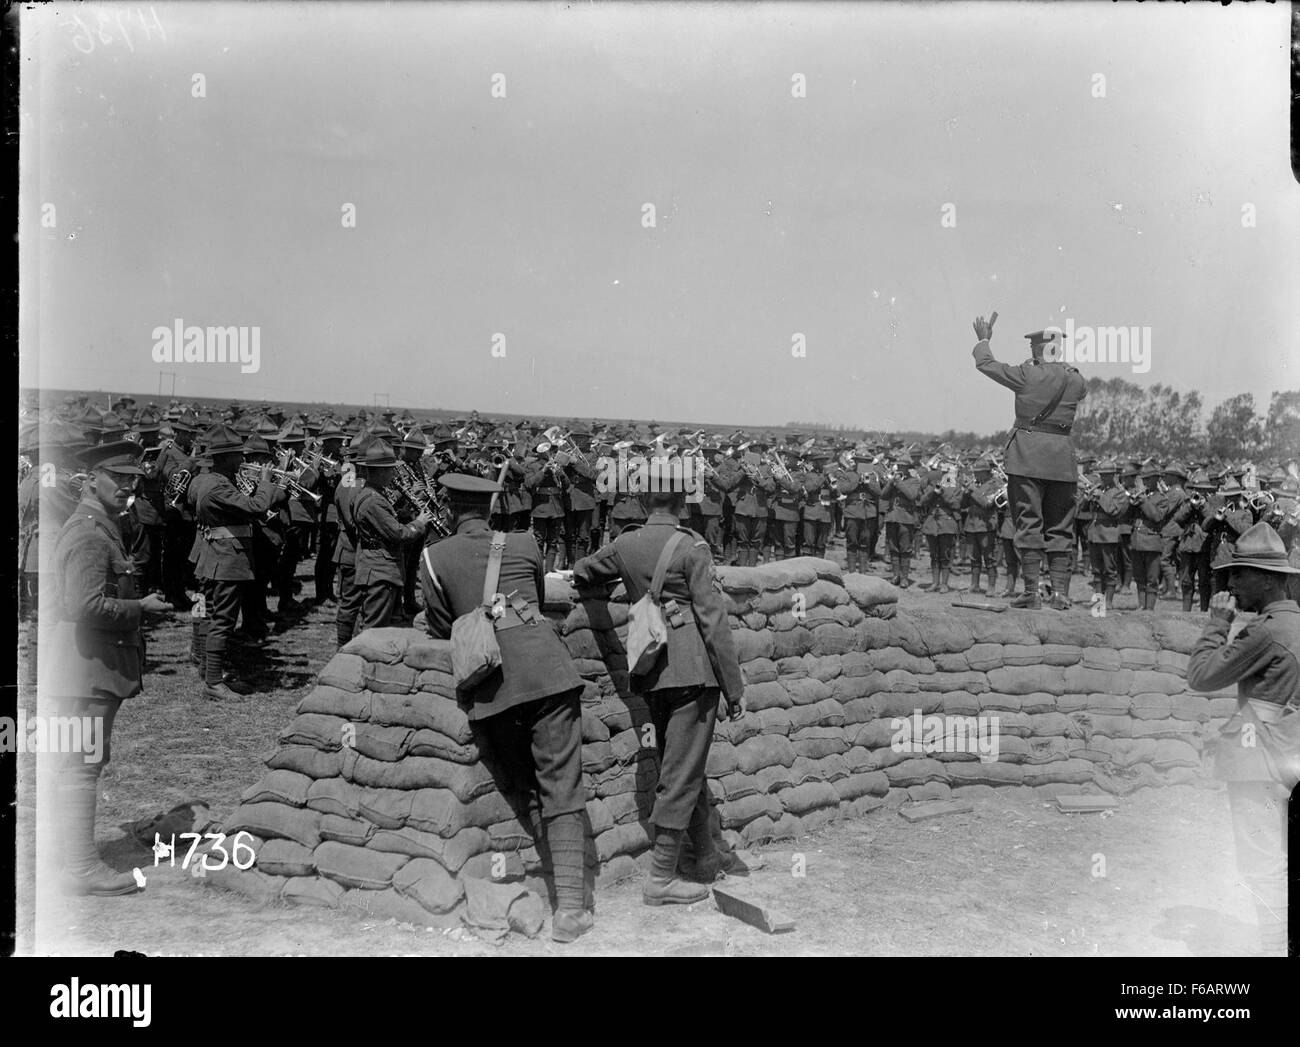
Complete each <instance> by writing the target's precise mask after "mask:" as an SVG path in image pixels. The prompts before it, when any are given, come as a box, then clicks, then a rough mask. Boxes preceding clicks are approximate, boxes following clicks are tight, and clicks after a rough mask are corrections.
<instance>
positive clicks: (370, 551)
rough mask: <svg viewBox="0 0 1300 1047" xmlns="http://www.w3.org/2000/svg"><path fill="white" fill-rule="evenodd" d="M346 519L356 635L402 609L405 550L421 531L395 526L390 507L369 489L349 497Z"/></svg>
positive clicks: (377, 626) (386, 621)
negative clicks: (350, 542)
mask: <svg viewBox="0 0 1300 1047" xmlns="http://www.w3.org/2000/svg"><path fill="white" fill-rule="evenodd" d="M347 516H348V522H350V523H351V527H352V538H353V541H354V543H355V549H356V551H355V563H354V566H353V571H354V574H353V581H352V584H353V587H354V599H353V603H354V605H355V604H356V603H357V602H358V599H359V602H360V609H359V611H358V613H357V619H356V631H357V632H358V633H362V632H365V631H366V630H367V629H381V628H383V627H384V626H386V625H388V624H389V623H390V622H392V620H393V616H394V615H395V614H396V613H397V610H398V608H399V607H400V606H401V601H402V584H403V577H404V570H405V546H406V544H407V543H408V542H414V541H416V539H418V538H420V537H421V536H422V535H423V534H424V527H423V525H421V524H418V523H416V522H414V521H412V522H410V523H406V524H403V523H400V522H398V519H397V516H396V515H395V514H394V512H393V506H392V503H391V502H389V500H388V499H387V498H386V497H385V496H384V495H383V494H382V493H381V492H379V491H377V490H375V489H374V488H373V487H370V486H366V487H362V488H360V489H358V490H357V491H356V493H355V494H354V495H353V496H352V499H351V500H350V501H349V502H348V512H347Z"/></svg>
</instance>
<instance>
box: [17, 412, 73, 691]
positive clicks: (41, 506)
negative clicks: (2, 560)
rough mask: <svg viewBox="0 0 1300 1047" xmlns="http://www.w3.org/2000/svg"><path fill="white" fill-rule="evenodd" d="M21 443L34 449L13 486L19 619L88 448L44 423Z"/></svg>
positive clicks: (33, 606)
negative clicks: (24, 471) (28, 466)
mask: <svg viewBox="0 0 1300 1047" xmlns="http://www.w3.org/2000/svg"><path fill="white" fill-rule="evenodd" d="M27 439H28V441H29V442H36V443H37V450H35V451H33V452H32V453H33V456H34V458H35V462H34V464H33V467H32V469H31V470H30V471H29V472H28V473H27V475H26V476H25V477H23V479H22V482H21V483H20V484H19V485H18V570H19V571H21V572H22V575H23V586H22V591H21V608H22V611H23V613H24V614H25V615H27V614H31V613H33V612H35V611H36V610H37V608H38V606H39V601H40V588H41V582H40V578H41V575H43V574H46V573H47V572H48V571H49V570H50V567H51V562H50V556H51V554H52V553H53V552H54V542H55V539H56V538H57V537H58V534H59V529H60V528H62V527H63V524H64V522H65V521H66V520H67V519H68V517H69V516H71V515H72V510H73V509H74V508H75V507H76V505H77V502H78V500H79V499H80V498H81V494H82V491H83V490H84V480H83V479H82V478H81V477H79V476H78V472H79V470H80V468H81V466H80V459H79V458H78V455H79V454H80V453H81V452H83V451H84V450H85V449H86V447H87V446H88V445H87V444H86V441H85V439H84V438H83V437H82V435H81V431H80V430H79V429H77V428H76V427H74V426H72V425H69V424H67V423H66V422H45V423H43V424H42V425H41V428H40V432H39V434H31V435H29V436H28V438H27ZM27 450H29V451H32V448H31V447H30V446H29V447H28V448H27ZM35 635H36V634H35V633H34V632H33V633H31V634H30V635H29V640H28V642H29V643H32V644H34V643H35ZM32 668H33V669H34V668H35V664H34V663H33V666H32Z"/></svg>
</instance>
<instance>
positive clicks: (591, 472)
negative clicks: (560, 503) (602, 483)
mask: <svg viewBox="0 0 1300 1047" xmlns="http://www.w3.org/2000/svg"><path fill="white" fill-rule="evenodd" d="M569 441H570V443H569V447H576V449H577V451H576V453H573V452H571V453H570V454H569V455H568V462H567V463H566V465H565V467H564V472H565V475H566V476H567V478H568V481H569V483H568V491H569V498H568V504H567V506H566V509H565V517H564V562H565V563H566V564H568V565H569V566H573V564H575V563H576V562H577V561H578V559H579V558H580V557H583V556H586V555H587V553H588V552H590V551H591V532H592V529H593V528H594V527H595V526H596V463H595V461H594V460H593V458H592V454H591V433H589V432H586V431H585V430H580V431H577V432H572V431H571V432H570V433H569Z"/></svg>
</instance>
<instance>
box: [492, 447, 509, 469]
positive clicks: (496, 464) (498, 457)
mask: <svg viewBox="0 0 1300 1047" xmlns="http://www.w3.org/2000/svg"><path fill="white" fill-rule="evenodd" d="M508 461H510V455H508V454H502V453H501V452H500V451H498V452H497V453H496V454H494V455H493V456H492V468H493V469H503V468H505V464H506V462H508Z"/></svg>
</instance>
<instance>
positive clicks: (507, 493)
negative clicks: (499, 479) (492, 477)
mask: <svg viewBox="0 0 1300 1047" xmlns="http://www.w3.org/2000/svg"><path fill="white" fill-rule="evenodd" d="M522 451H523V448H522V445H520V444H516V443H513V442H511V443H507V444H505V445H504V446H503V448H502V452H501V453H502V454H504V455H506V475H505V480H504V482H503V484H502V488H501V497H500V498H498V499H497V511H498V512H499V513H500V514H501V517H502V519H501V527H500V528H499V529H500V530H505V531H513V532H514V533H516V534H518V533H519V532H521V531H527V530H528V529H529V527H530V526H531V525H530V523H529V521H530V520H531V518H532V515H533V498H532V495H530V494H529V493H528V491H527V490H525V488H524V478H525V476H526V475H527V473H526V472H525V470H524V459H523V455H522Z"/></svg>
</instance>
